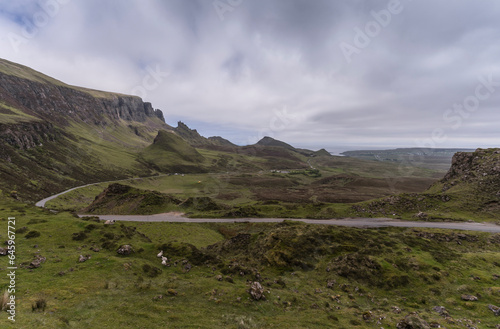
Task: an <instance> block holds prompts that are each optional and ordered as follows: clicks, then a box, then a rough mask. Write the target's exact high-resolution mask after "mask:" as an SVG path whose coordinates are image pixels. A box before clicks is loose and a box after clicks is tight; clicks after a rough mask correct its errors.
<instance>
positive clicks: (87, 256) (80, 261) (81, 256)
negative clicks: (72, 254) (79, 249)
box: [78, 255, 90, 263]
mask: <svg viewBox="0 0 500 329" xmlns="http://www.w3.org/2000/svg"><path fill="white" fill-rule="evenodd" d="M89 259H90V255H85V256H83V255H80V257H78V262H79V263H83V262H86V261H88V260H89Z"/></svg>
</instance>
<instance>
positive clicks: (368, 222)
mask: <svg viewBox="0 0 500 329" xmlns="http://www.w3.org/2000/svg"><path fill="white" fill-rule="evenodd" d="M79 216H80V217H87V216H93V215H79ZM97 216H98V217H99V218H100V219H102V220H115V221H129V222H172V223H246V222H249V223H281V222H283V221H284V220H292V221H298V222H303V223H307V224H322V225H335V226H348V227H358V228H377V227H409V228H411V227H413V228H441V229H451V230H467V231H480V232H489V233H500V226H499V225H496V224H491V223H476V222H415V221H400V220H394V219H391V218H344V219H305V218H303V219H295V218H294V219H287V218H231V219H226V218H187V217H184V216H182V214H180V213H164V214H156V215H97Z"/></svg>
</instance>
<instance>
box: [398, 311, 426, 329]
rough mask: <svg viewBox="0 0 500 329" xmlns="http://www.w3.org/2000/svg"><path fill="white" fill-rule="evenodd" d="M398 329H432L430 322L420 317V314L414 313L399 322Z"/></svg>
mask: <svg viewBox="0 0 500 329" xmlns="http://www.w3.org/2000/svg"><path fill="white" fill-rule="evenodd" d="M396 328H397V329H430V326H429V324H428V323H427V322H426V321H425V320H423V319H422V318H420V317H419V316H418V314H416V313H412V314H409V315H407V316H406V317H405V318H404V319H402V320H401V321H399V322H398V324H397V325H396Z"/></svg>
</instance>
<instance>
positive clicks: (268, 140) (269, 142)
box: [255, 136, 296, 151]
mask: <svg viewBox="0 0 500 329" xmlns="http://www.w3.org/2000/svg"><path fill="white" fill-rule="evenodd" d="M255 145H259V146H275V147H283V148H286V149H288V150H291V151H296V149H295V147H293V146H292V145H290V144H287V143H285V142H282V141H279V140H277V139H274V138H272V137H268V136H266V137H264V138H262V139H261V140H260V141H258V142H257V143H256V144H255Z"/></svg>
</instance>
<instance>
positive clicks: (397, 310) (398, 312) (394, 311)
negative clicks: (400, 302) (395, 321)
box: [391, 306, 401, 314]
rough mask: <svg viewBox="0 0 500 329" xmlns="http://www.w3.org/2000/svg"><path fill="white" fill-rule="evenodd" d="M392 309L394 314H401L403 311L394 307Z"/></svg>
mask: <svg viewBox="0 0 500 329" xmlns="http://www.w3.org/2000/svg"><path fill="white" fill-rule="evenodd" d="M391 309H392V313H395V314H401V309H400V308H399V307H397V306H392V307H391Z"/></svg>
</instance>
